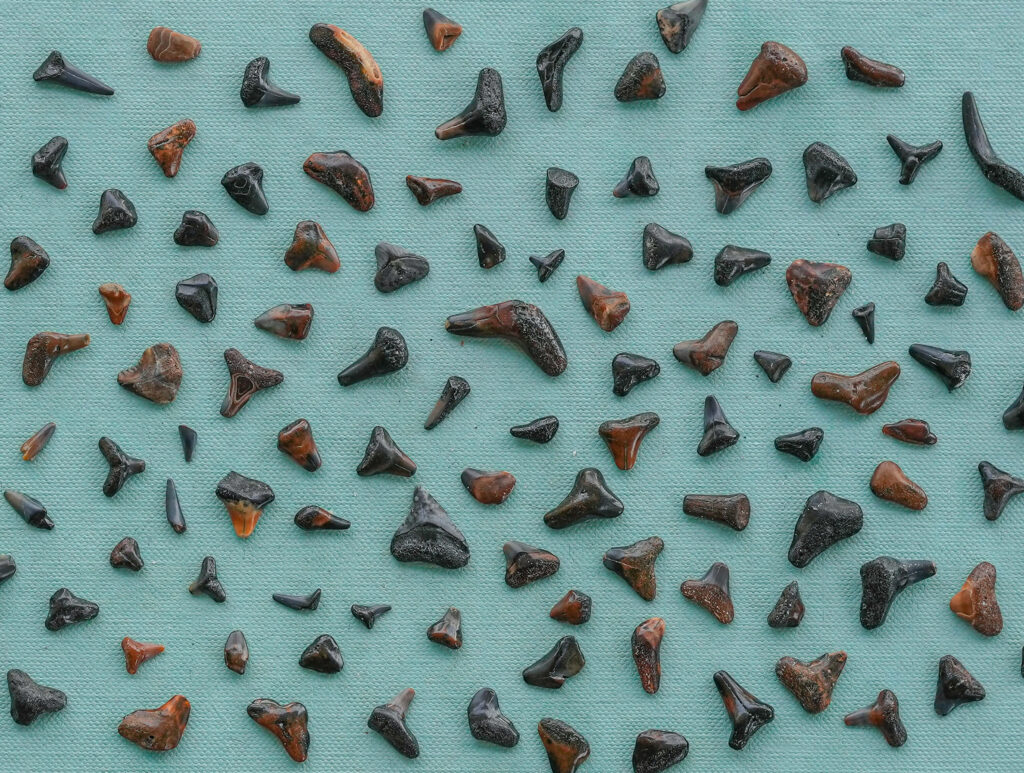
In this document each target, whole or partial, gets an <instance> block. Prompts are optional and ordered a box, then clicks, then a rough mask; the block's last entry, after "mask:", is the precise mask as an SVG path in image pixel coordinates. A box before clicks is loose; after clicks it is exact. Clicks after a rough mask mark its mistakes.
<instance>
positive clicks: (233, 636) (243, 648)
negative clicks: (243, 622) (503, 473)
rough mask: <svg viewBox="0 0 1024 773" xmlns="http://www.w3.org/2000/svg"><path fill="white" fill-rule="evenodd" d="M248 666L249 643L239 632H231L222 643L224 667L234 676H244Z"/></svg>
mask: <svg viewBox="0 0 1024 773" xmlns="http://www.w3.org/2000/svg"><path fill="white" fill-rule="evenodd" d="M248 664H249V643H248V642H246V640H245V634H244V633H242V632H241V631H237V630H236V631H232V632H231V633H229V634H228V638H227V640H226V641H225V642H224V665H225V666H227V667H228V668H229V669H231V670H232V671H234V672H235V673H236V674H244V673H245V667H246V666H247V665H248Z"/></svg>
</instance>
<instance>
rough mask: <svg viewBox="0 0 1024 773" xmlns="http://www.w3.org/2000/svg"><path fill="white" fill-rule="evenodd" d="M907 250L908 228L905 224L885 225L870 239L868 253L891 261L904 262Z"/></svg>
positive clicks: (876, 230) (877, 229)
mask: <svg viewBox="0 0 1024 773" xmlns="http://www.w3.org/2000/svg"><path fill="white" fill-rule="evenodd" d="M906 250H907V227H906V226H905V225H903V223H893V224H892V225H883V226H880V227H879V228H876V229H875V233H874V234H873V235H872V237H871V238H870V239H868V252H873V253H875V255H881V256H882V257H883V258H888V259H889V260H893V261H896V260H903V256H904V254H905V253H906Z"/></svg>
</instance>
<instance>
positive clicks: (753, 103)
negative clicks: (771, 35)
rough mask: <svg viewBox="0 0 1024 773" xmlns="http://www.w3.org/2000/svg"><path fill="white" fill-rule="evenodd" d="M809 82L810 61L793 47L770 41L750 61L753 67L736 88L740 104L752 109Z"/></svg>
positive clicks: (738, 103)
mask: <svg viewBox="0 0 1024 773" xmlns="http://www.w3.org/2000/svg"><path fill="white" fill-rule="evenodd" d="M805 83H807V65H806V64H804V60H803V59H801V58H800V55H799V54H798V53H797V52H796V51H794V50H793V49H791V48H788V47H787V46H784V45H782V44H781V43H776V42H774V41H768V42H767V43H763V44H762V45H761V51H760V53H758V55H757V56H756V57H755V58H754V61H753V62H751V63H750V69H749V70H748V71H747V74H746V75H745V76H744V78H743V80H742V82H741V83H740V85H739V88H737V89H736V93H737V95H739V99H737V100H736V107H738V108H739V109H740V110H749V109H750V108H752V107H757V106H758V105H760V104H761V103H762V102H766V101H767V100H769V99H771V98H772V97H777V96H779V94H783V93H785V92H787V91H790V90H791V89H795V88H799V87H800V86H803V85H804V84H805Z"/></svg>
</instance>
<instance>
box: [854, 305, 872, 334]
mask: <svg viewBox="0 0 1024 773" xmlns="http://www.w3.org/2000/svg"><path fill="white" fill-rule="evenodd" d="M851 313H852V315H853V318H854V319H855V320H856V321H857V325H858V326H859V327H860V329H861V332H863V333H864V337H865V338H866V339H868V343H869V344H873V343H874V342H875V304H874V303H865V304H864V305H863V306H858V307H857V308H856V309H854V310H853V311H852V312H851Z"/></svg>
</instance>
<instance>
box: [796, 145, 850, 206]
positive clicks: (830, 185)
mask: <svg viewBox="0 0 1024 773" xmlns="http://www.w3.org/2000/svg"><path fill="white" fill-rule="evenodd" d="M804 173H805V176H806V178H807V195H808V197H810V199H811V201H813V202H814V203H815V204H820V203H821V202H823V201H824V200H825V199H827V198H828V197H829V196H831V195H832V194H834V193H837V192H838V191H841V190H843V189H844V188H849V187H851V186H853V185H856V184H857V173H856V172H854V171H853V167H852V166H850V162H849V161H847V160H846V159H845V158H843V157H842V156H841V155H840V154H839V152H838V151H837V150H836V149H835V148H833V147H831V146H829V145H826V144H825V143H824V142H813V143H811V144H810V145H808V146H807V148H806V149H805V150H804Z"/></svg>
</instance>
